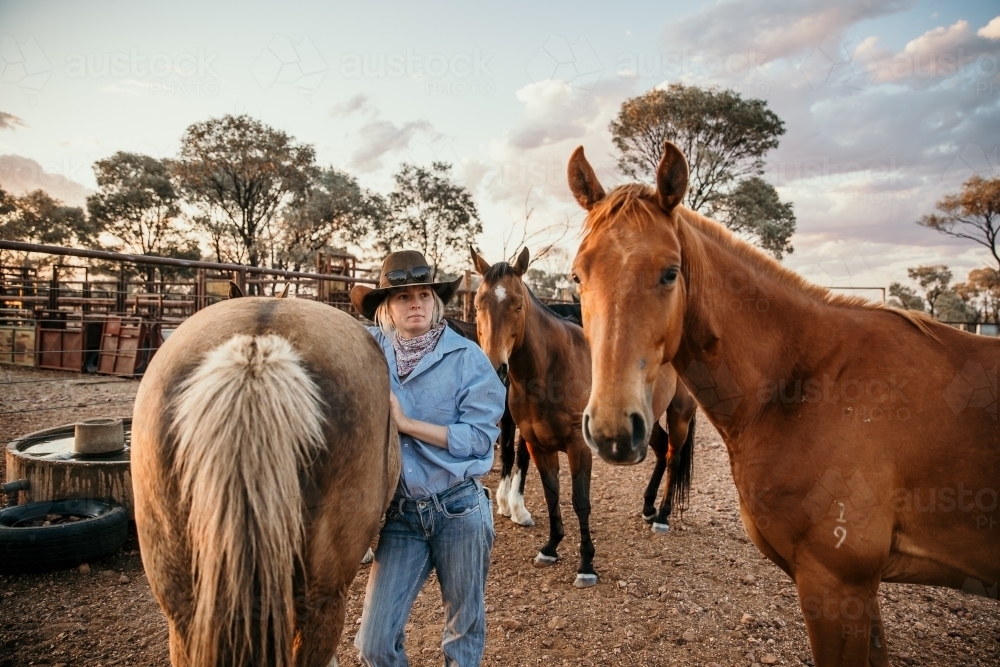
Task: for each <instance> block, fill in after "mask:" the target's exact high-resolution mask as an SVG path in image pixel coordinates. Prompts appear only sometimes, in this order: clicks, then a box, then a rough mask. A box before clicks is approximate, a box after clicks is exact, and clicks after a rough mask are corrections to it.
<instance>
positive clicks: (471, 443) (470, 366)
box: [448, 355, 507, 458]
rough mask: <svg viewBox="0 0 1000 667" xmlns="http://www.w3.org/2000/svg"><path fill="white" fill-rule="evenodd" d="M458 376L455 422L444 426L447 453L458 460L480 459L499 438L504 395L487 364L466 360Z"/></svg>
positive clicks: (502, 388) (500, 385)
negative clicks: (456, 421) (499, 423)
mask: <svg viewBox="0 0 1000 667" xmlns="http://www.w3.org/2000/svg"><path fill="white" fill-rule="evenodd" d="M470 356H471V355H470ZM462 375H463V377H462V387H461V389H460V390H459V392H458V397H457V398H458V415H459V417H458V419H459V420H458V423H456V424H452V425H450V426H449V427H448V451H449V452H450V453H451V455H452V456H455V457H459V458H468V457H470V456H475V457H483V456H486V455H487V454H490V453H491V452H492V448H493V443H494V442H495V441H496V439H497V437H498V436H499V435H500V427H499V426H497V423H498V422H499V421H500V418H501V417H503V407H504V400H505V399H506V395H507V392H506V390H505V389H504V386H503V383H502V382H500V378H498V377H497V374H496V371H494V370H493V367H492V366H490V365H489V363H483V362H480V361H479V360H474V359H470V360H467V363H466V364H465V368H464V372H463V374H462Z"/></svg>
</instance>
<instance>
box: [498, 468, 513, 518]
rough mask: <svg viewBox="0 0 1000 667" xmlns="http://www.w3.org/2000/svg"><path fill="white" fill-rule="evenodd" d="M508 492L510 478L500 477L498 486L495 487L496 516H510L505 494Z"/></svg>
mask: <svg viewBox="0 0 1000 667" xmlns="http://www.w3.org/2000/svg"><path fill="white" fill-rule="evenodd" d="M509 492H510V477H509V476H508V477H501V478H500V484H498V485H497V514H499V515H500V516H510V508H509V506H508V503H507V494H508V493H509Z"/></svg>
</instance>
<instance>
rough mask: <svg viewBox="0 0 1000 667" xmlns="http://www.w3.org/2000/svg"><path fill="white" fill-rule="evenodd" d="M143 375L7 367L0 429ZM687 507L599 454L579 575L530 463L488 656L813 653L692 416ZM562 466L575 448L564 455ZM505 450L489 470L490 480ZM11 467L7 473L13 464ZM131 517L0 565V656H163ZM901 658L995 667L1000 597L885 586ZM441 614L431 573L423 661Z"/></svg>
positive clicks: (0, 663)
mask: <svg viewBox="0 0 1000 667" xmlns="http://www.w3.org/2000/svg"><path fill="white" fill-rule="evenodd" d="M137 386H138V383H137V382H136V381H133V380H119V379H115V378H109V377H101V376H89V375H78V374H71V373H60V372H50V371H40V370H34V369H18V368H15V367H11V366H0V441H8V440H10V439H11V438H14V437H16V436H19V435H23V434H25V433H28V432H31V431H34V430H38V429H41V428H47V427H50V426H57V425H61V424H67V423H71V422H73V421H76V420H79V419H82V418H94V417H105V416H107V417H112V416H128V415H129V414H130V411H131V399H132V398H133V396H134V394H135V390H136V387H137ZM695 448H696V449H695V472H694V482H693V491H692V495H691V502H690V508H689V510H688V511H687V512H685V513H684V517H683V522H680V521H675V522H674V527H673V528H672V531H671V532H670V533H669V534H667V535H654V534H653V533H651V532H649V530H648V528H647V526H646V525H645V524H643V523H642V521H641V519H640V516H639V515H640V509H641V494H642V490H643V488H644V487H645V483H646V480H647V479H648V476H649V474H650V471H651V470H652V463H651V461H646V462H644V463H643V464H641V465H638V466H634V467H629V468H621V467H611V466H608V465H605V464H603V463H600V462H598V463H595V466H594V471H595V472H594V479H593V494H592V495H593V499H592V502H593V508H594V509H593V514H592V525H593V533H594V542H595V544H596V546H597V556H596V559H595V566H596V568H597V570H598V573H599V574H600V582H599V583H598V585H597V586H596V587H594V588H590V589H585V590H578V589H576V588H573V586H572V582H573V578H574V576H575V573H576V568H577V565H578V563H579V551H578V550H579V531H578V529H577V526H578V524H576V520H575V516H574V515H573V513H572V508H571V505H570V499H569V497H568V495H566V492H565V490H568V489H569V479H568V476H567V475H566V466H565V465H564V466H563V478H562V488H563V489H564V497H563V498H562V508H563V516H564V520H565V523H566V532H567V537H566V539H565V540H564V541H563V544H562V546H561V548H560V555H561V557H562V560H561V561H560V562H559V563H557V564H556V565H554V566H552V567H550V568H545V569H537V568H534V567H532V558H533V557H534V556H535V553H536V552H537V550H538V548H539V547H541V546H542V544H544V542H545V540H546V537H547V533H548V520H547V515H546V512H545V504H544V500H543V498H542V493H541V484H540V483H539V480H538V477H537V473H535V472H534V471H532V473H531V475H530V476H529V478H528V484H527V488H526V504H527V506H528V509H529V510H530V511H531V512H532V514H533V515H534V518H535V521H536V525H535V526H534V527H533V528H522V527H519V526H516V525H514V524H513V523H511V522H510V521H509V520H507V519H505V518H503V517H499V516H498V517H496V527H497V539H496V544H495V547H494V550H493V561H492V566H491V570H490V577H489V582H488V586H487V612H488V624H489V635H488V639H487V644H486V655H485V657H484V660H483V664H484V665H496V666H501V665H502V666H503V667H510V666H511V665H529V664H530V665H553V666H555V665H587V666H594V665H623V666H624V665H629V666H631V665H752V664H755V663H760V664H764V665H769V664H777V665H799V664H812V658H811V656H810V652H809V642H808V640H807V638H806V633H805V627H804V625H803V623H802V615H801V613H800V611H799V606H798V602H797V600H796V596H795V589H794V587H793V586H792V583H791V581H790V580H789V579H788V578H787V577H786V576H785V575H784V573H782V572H781V571H780V570H779V569H778V568H777V567H775V566H774V565H772V564H771V563H770V562H768V561H767V560H765V559H764V558H763V557H762V556H761V555H760V554H759V552H758V551H757V549H756V548H755V547H754V546H753V545H752V544H751V543H750V542H749V540H748V539H747V537H746V534H745V533H744V530H743V526H742V524H741V523H740V519H739V515H738V510H737V497H736V490H735V487H734V486H733V482H732V478H731V477H730V472H729V462H728V459H727V457H726V451H725V448H724V447H723V445H722V442H721V440H720V438H719V436H718V434H717V433H716V432H715V431H714V430H713V429H712V427H711V426H710V425H709V424H708V423H707V422H706V421H705V420H704V419H702V418H701V416H699V423H698V434H697V438H696V443H695ZM563 462H564V463H565V459H563ZM498 469H499V457H497V464H496V465H495V467H494V471H493V472H492V473H491V474H490V475H489V477H488V478H487V479H486V480H485V481H486V483H487V485H488V486H490V487H491V488H496V485H497V482H498V479H499V472H498ZM0 478H2V479H6V469H5V466H0ZM137 549H138V543H137V542H136V540H135V535H134V528H133V529H132V532H131V535H130V539H129V541H128V542H127V543H126V545H125V548H124V549H123V550H122V551H121V552H120V553H118V554H117V555H115V556H112V557H109V558H107V559H105V560H103V561H101V562H95V563H90V564H89V568H83V569H85V570H88V571H80V570H79V569H75V570H70V571H60V572H52V573H47V574H39V575H19V576H0V667H14V666H16V667H21V666H23V665H64V666H67V667H77V666H81V667H82V666H84V665H86V666H88V667H98V666H100V667H109V666H111V665H143V666H147V665H149V666H155V665H168V664H169V658H168V651H167V625H166V621H165V620H164V617H163V615H162V614H161V612H160V609H159V607H158V606H157V604H156V602H155V600H154V599H153V597H152V594H151V593H150V590H149V585H148V583H147V581H146V578H145V576H144V574H143V569H142V561H141V559H140V556H139V553H138V551H137ZM367 576H368V574H367V568H366V567H363V568H362V570H361V572H360V573H359V575H358V578H357V580H356V581H355V582H354V585H353V587H352V588H351V594H350V601H349V608H348V612H347V619H348V620H347V624H346V627H345V629H344V635H343V637H342V639H341V643H340V651H339V656H340V660H341V665H345V666H347V665H357V664H358V662H357V659H356V654H355V650H354V648H353V645H352V641H353V638H354V634H355V632H356V629H357V625H356V624H357V620H358V618H359V617H360V613H361V604H362V600H363V598H364V588H365V582H366V580H367ZM880 597H881V605H882V613H883V618H884V621H885V625H886V630H887V633H888V637H889V648H890V655H891V656H892V660H893V664H895V665H942V666H947V667H957V666H965V665H969V666H971V665H977V666H980V667H986V666H989V665H1000V605H998V604H997V602H996V600H990V599H986V598H978V597H973V596H969V595H964V594H962V593H960V592H957V591H951V590H946V589H938V588H929V587H922V586H908V585H896V584H884V585H883V586H882V589H881V593H880ZM441 626H442V612H441V605H440V597H439V594H438V591H437V584H436V582H435V580H434V579H433V577H432V578H431V580H430V581H428V583H427V585H426V586H425V587H424V590H423V592H422V593H421V594H420V597H419V598H418V599H417V602H416V605H415V607H414V609H413V613H412V615H411V617H410V624H409V626H408V628H407V637H408V639H407V648H408V652H409V655H410V660H411V662H412V664H413V665H414V667H422V666H424V665H428V666H429V665H440V664H441V663H442V654H441V651H440V641H441Z"/></svg>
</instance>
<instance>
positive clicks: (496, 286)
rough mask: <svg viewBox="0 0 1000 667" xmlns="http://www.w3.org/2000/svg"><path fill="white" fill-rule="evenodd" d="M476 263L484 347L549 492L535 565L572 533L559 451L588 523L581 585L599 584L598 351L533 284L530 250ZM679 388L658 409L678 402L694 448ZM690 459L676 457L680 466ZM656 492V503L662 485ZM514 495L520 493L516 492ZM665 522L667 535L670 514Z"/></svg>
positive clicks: (678, 423) (688, 405)
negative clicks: (545, 532)
mask: <svg viewBox="0 0 1000 667" xmlns="http://www.w3.org/2000/svg"><path fill="white" fill-rule="evenodd" d="M472 259H473V263H474V265H475V267H476V271H478V272H479V273H480V274H481V275H482V276H483V282H482V283H481V284H480V286H479V289H478V291H477V293H476V298H475V305H476V325H477V327H478V331H479V342H480V345H482V347H483V350H484V351H485V352H486V355H487V356H488V357H489V358H490V361H491V362H492V363H493V367H494V368H496V369H497V372H498V373H499V374H500V376H501V378H504V379H508V380H509V382H510V391H509V394H508V400H509V403H510V411H511V414H512V415H513V417H514V422H515V423H516V424H517V426H518V428H519V429H520V431H521V437H522V438H523V440H524V441H525V443H526V446H527V448H528V451H529V452H530V453H531V458H532V459H533V460H534V461H535V466H536V467H537V468H538V473H539V475H540V476H541V478H542V488H543V490H544V492H545V503H546V506H547V507H548V512H549V540H548V542H547V543H546V544H545V546H543V547H542V549H541V551H539V553H538V555H537V556H536V557H535V564H536V565H538V566H546V565H551V564H553V563H555V562H556V561H557V560H558V558H559V555H558V552H557V548H558V546H559V543H560V542H561V541H562V539H563V537H564V535H565V530H564V528H563V522H562V514H561V512H560V510H559V452H561V451H562V452H565V453H566V456H567V458H568V459H569V466H570V476H571V479H572V485H573V510H574V512H576V515H577V518H578V519H579V521H580V558H581V561H580V568H579V570H578V571H577V576H576V579H575V581H574V582H573V585H574V586H576V587H578V588H584V587H587V586H593V585H594V584H596V583H597V573H596V571H595V570H594V565H593V559H594V543H593V540H592V539H591V536H590V472H591V465H592V459H591V453H590V450H589V449H588V448H587V446H586V444H585V443H584V441H583V438H582V435H581V431H580V419H581V414H582V413H583V408H584V406H585V405H586V404H587V397H588V396H589V394H590V350H589V347H588V346H587V342H586V340H584V337H583V330H582V329H581V328H580V327H579V326H577V325H575V324H573V323H571V322H569V321H567V320H565V319H563V318H561V317H559V316H557V315H555V314H554V313H552V312H551V311H550V310H549V309H548V308H547V307H546V306H545V305H543V304H542V303H541V302H540V301H538V299H537V298H535V296H534V295H533V294H532V293H531V290H529V289H528V288H527V286H525V284H524V282H523V281H522V280H521V276H522V275H524V273H525V271H526V270H527V268H528V259H529V256H528V250H527V249H525V250H523V251H522V252H521V254H520V256H519V257H518V258H517V261H516V262H515V264H514V265H513V266H511V265H510V264H507V263H506V262H499V263H497V264H495V265H493V266H490V264H489V263H488V262H487V261H486V260H484V259H483V258H482V257H480V256H479V255H478V254H477V253H476V252H475V251H473V252H472ZM675 386H677V383H676V377H675V376H674V374H673V373H672V372H665V373H664V374H663V377H662V378H660V381H659V382H658V383H657V385H656V389H655V391H654V396H653V405H654V406H656V408H657V409H658V412H657V414H659V413H661V412H662V411H663V410H664V409H665V408H666V406H667V404H668V402H671V406H672V411H671V415H673V416H672V418H671V421H670V429H671V439H673V438H674V437H677V438H679V439H678V440H676V441H675V442H677V443H678V444H677V445H676V447H675V449H676V448H679V447H681V446H683V444H686V445H688V446H689V447H690V443H689V442H687V437H688V433H689V428H688V426H689V423H690V421H691V419H692V418H693V416H694V409H695V405H694V401H693V400H692V399H691V397H690V395H689V394H688V393H687V392H686V391H683V390H682V391H680V392H678V393H677V394H676V395H675V394H674V388H675ZM656 428H657V429H658V428H659V426H656ZM661 434H662V432H661V433H660V434H655V433H654V435H653V437H654V438H657V440H658V442H662V441H663V440H664V439H665V438H660V437H659V436H660V435H661ZM682 443H683V444H682ZM682 459H683V457H680V456H678V457H676V461H677V462H678V463H679V462H680V461H681V460H682ZM687 460H688V462H690V459H687ZM662 473H663V470H662V469H660V475H662ZM522 480H523V478H522ZM687 480H689V476H686V475H684V474H671V480H670V482H671V484H672V483H674V482H675V481H677V483H680V482H681V481H687ZM658 484H659V479H657V486H658ZM671 484H668V491H667V493H666V494H665V505H668V502H666V501H668V500H669V498H670V497H671V493H670V490H669V487H670V486H671ZM651 486H652V484H651ZM522 488H523V481H522ZM652 489H653V494H654V498H655V493H656V486H652ZM510 490H511V492H512V493H513V491H514V488H513V487H511V489H510ZM501 491H503V489H501ZM667 512H668V513H669V507H667ZM654 514H655V511H654ZM657 520H659V519H657ZM662 522H663V523H662V524H661V525H662V526H663V528H664V529H665V527H666V525H667V524H666V515H663V517H662Z"/></svg>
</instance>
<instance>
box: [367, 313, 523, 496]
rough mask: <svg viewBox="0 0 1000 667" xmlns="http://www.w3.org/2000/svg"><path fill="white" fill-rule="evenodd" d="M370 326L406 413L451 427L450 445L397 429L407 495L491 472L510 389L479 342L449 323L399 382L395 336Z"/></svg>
mask: <svg viewBox="0 0 1000 667" xmlns="http://www.w3.org/2000/svg"><path fill="white" fill-rule="evenodd" d="M368 330H369V331H370V332H371V334H372V335H373V336H374V337H375V340H376V341H378V344H379V345H381V346H382V352H383V353H384V354H385V358H386V360H387V361H388V362H389V386H390V388H391V389H392V391H393V392H395V394H396V397H397V398H399V403H400V406H401V407H402V408H403V413H404V414H405V415H406V416H407V417H410V418H412V419H418V420H420V421H423V422H429V423H431V424H438V425H439V426H447V427H448V449H444V448H442V447H435V446H434V445H428V444H427V443H424V442H422V441H420V440H417V439H416V438H414V437H412V436H409V435H406V434H404V433H400V434H399V444H400V448H401V450H402V454H403V469H402V472H401V474H400V487H401V490H402V493H403V495H404V496H406V497H407V498H412V499H416V498H425V497H427V496H429V495H431V494H434V493H440V492H442V491H444V490H445V489H447V488H448V487H450V486H453V485H455V484H458V483H459V482H464V481H465V480H467V479H469V478H471V477H482V476H483V475H485V474H486V473H488V472H489V471H490V469H491V468H492V467H493V443H494V441H496V439H497V436H498V435H500V428H499V427H498V426H497V423H498V422H499V421H500V418H501V417H503V406H504V399H505V398H506V391H505V390H504V386H503V383H501V382H500V378H498V377H497V374H496V371H495V370H493V366H492V365H491V364H490V360H489V359H488V358H487V357H486V355H485V354H484V353H483V351H482V350H481V349H480V348H479V346H477V345H476V344H475V343H474V342H472V341H470V340H467V339H465V338H462V337H461V336H459V335H458V334H457V333H455V332H454V331H452V330H451V329H450V328H449V327H445V328H444V332H443V333H442V334H441V338H440V339H439V340H438V342H437V345H435V346H434V349H433V350H431V351H430V352H428V353H427V355H426V356H424V358H423V359H421V360H420V363H418V364H417V367H416V368H414V369H413V370H412V371H411V372H410V374H409V375H407V376H406V378H404V379H403V380H402V381H400V379H399V372H398V370H397V368H396V352H395V350H394V349H393V347H392V340H390V339H389V338H387V337H386V336H385V334H383V333H382V330H381V329H379V328H378V327H369V328H368Z"/></svg>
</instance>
